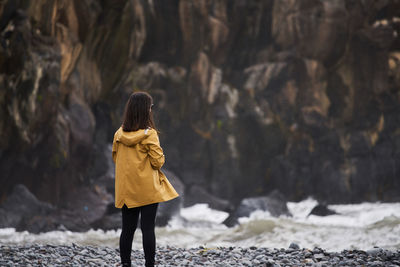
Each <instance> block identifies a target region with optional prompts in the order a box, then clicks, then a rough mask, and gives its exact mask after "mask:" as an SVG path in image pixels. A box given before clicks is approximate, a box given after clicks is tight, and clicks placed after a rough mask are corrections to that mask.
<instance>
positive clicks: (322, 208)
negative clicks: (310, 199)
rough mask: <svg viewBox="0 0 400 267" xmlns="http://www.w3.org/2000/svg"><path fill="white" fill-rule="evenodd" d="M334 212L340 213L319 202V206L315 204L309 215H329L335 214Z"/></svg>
mask: <svg viewBox="0 0 400 267" xmlns="http://www.w3.org/2000/svg"><path fill="white" fill-rule="evenodd" d="M334 214H338V213H337V212H336V211H334V210H331V209H330V208H328V206H327V205H325V204H320V203H319V204H318V205H317V206H315V207H314V208H313V209H312V210H311V212H310V213H309V214H308V216H310V215H317V216H328V215H334Z"/></svg>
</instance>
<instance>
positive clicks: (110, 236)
mask: <svg viewBox="0 0 400 267" xmlns="http://www.w3.org/2000/svg"><path fill="white" fill-rule="evenodd" d="M316 204H317V202H316V201H315V200H313V199H306V200H304V201H301V202H297V203H295V202H290V203H288V208H289V210H290V212H291V213H292V214H293V217H287V216H282V217H279V218H275V217H272V216H271V215H270V214H269V213H268V212H263V211H255V212H253V213H252V214H251V215H250V216H249V217H247V218H240V219H239V222H240V224H239V225H237V226H235V227H232V228H228V227H226V226H225V225H223V224H222V221H223V220H225V219H226V217H227V216H228V214H227V213H225V212H220V211H216V210H212V209H210V208H209V207H208V205H206V204H196V205H194V206H192V207H188V208H184V209H182V211H181V216H182V218H178V217H177V218H174V219H173V220H171V221H170V222H169V224H168V225H167V226H166V227H156V236H157V244H158V245H160V246H167V245H170V246H177V247H183V248H189V247H198V246H200V245H202V246H206V247H218V246H242V247H249V246H259V247H269V248H287V247H288V246H289V244H290V243H291V242H296V243H298V244H299V245H300V246H301V247H306V248H313V247H322V248H324V249H326V250H328V251H341V250H344V249H364V250H366V249H370V248H372V247H374V246H379V247H382V248H387V249H400V217H399V216H400V203H362V204H355V205H331V206H329V208H331V209H333V210H335V211H336V212H338V214H337V215H330V216H325V217H319V216H314V215H311V216H308V214H309V212H310V211H311V210H312V208H313V207H314V206H315V205H316ZM120 233H121V232H120V230H118V231H102V230H90V231H87V232H84V233H75V232H70V231H65V232H61V231H53V232H48V233H42V234H32V233H28V232H26V231H25V232H16V231H15V229H13V228H5V229H0V243H2V244H26V243H42V244H60V245H62V244H67V245H70V244H71V243H76V244H80V245H94V246H111V247H118V242H119V235H120ZM141 238H142V236H141V232H140V230H137V231H136V233H135V238H134V243H133V248H135V249H141V244H142V242H141Z"/></svg>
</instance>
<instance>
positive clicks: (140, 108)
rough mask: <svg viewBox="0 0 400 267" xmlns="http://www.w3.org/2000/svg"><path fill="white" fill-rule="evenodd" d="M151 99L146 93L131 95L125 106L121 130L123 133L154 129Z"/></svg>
mask: <svg viewBox="0 0 400 267" xmlns="http://www.w3.org/2000/svg"><path fill="white" fill-rule="evenodd" d="M152 105H153V98H152V97H151V96H150V95H149V94H148V93H146V92H135V93H132V94H131V96H130V97H129V99H128V102H127V103H126V105H125V112H124V117H123V123H122V129H123V130H124V131H125V132H132V131H137V130H139V129H147V128H149V127H151V128H153V129H155V130H157V129H156V127H155V124H154V120H153V113H152V112H151V106H152Z"/></svg>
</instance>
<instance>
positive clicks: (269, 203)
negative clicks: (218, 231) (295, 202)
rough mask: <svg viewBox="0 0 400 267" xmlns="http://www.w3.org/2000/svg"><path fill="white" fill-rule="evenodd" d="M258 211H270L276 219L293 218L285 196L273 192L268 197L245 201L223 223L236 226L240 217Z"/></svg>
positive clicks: (246, 199)
mask: <svg viewBox="0 0 400 267" xmlns="http://www.w3.org/2000/svg"><path fill="white" fill-rule="evenodd" d="M256 210H262V211H268V212H269V213H270V214H271V216H274V217H279V216H281V215H286V216H291V213H290V212H289V210H288V208H287V205H286V200H285V196H284V195H282V194H281V193H280V192H279V191H273V192H271V193H270V194H269V195H267V196H262V197H253V198H245V199H243V200H242V201H241V202H240V204H239V206H238V207H237V209H236V210H235V211H234V212H233V213H231V214H230V215H229V217H228V218H227V219H226V220H225V221H224V222H223V223H224V224H225V225H227V226H229V227H231V226H234V225H235V224H237V223H238V219H239V218H240V217H248V216H250V214H251V213H252V212H254V211H256Z"/></svg>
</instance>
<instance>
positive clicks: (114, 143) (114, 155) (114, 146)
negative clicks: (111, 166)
mask: <svg viewBox="0 0 400 267" xmlns="http://www.w3.org/2000/svg"><path fill="white" fill-rule="evenodd" d="M117 151H118V143H117V140H116V134H115V135H114V140H113V144H112V159H113V161H114V163H116V161H117Z"/></svg>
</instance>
